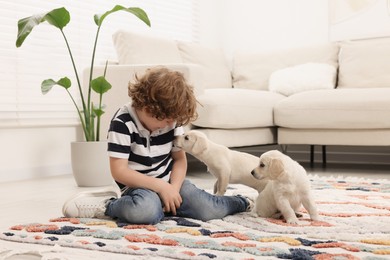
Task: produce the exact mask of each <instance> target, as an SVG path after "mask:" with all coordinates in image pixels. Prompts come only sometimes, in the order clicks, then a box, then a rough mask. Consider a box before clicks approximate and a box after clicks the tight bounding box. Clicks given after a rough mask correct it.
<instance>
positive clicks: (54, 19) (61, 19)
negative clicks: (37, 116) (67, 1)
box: [43, 7, 70, 30]
mask: <svg viewBox="0 0 390 260" xmlns="http://www.w3.org/2000/svg"><path fill="white" fill-rule="evenodd" d="M43 19H44V20H46V21H47V22H48V23H50V24H51V25H54V26H55V27H57V28H58V29H61V30H62V29H63V28H64V27H65V26H66V25H67V24H68V23H69V21H70V14H69V12H68V10H66V9H65V8H64V7H61V8H58V9H54V10H51V11H50V12H48V13H47V14H46V15H45V17H43Z"/></svg>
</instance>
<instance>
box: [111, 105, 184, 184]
mask: <svg viewBox="0 0 390 260" xmlns="http://www.w3.org/2000/svg"><path fill="white" fill-rule="evenodd" d="M183 133H184V129H183V127H176V126H167V127H165V128H163V129H159V130H156V131H153V132H152V133H150V132H149V130H147V129H146V128H145V127H144V126H143V125H142V124H141V122H140V120H139V118H138V116H137V113H136V112H135V109H134V108H133V107H132V106H131V102H130V103H128V104H126V105H124V106H123V107H122V108H120V109H119V110H118V111H117V112H116V114H115V115H114V117H113V119H112V120H111V124H110V128H109V130H108V154H109V156H110V157H114V158H121V159H128V167H129V168H130V169H133V170H136V171H138V172H140V173H143V174H146V175H148V176H152V177H155V178H162V179H163V180H166V181H169V177H170V174H171V170H172V166H173V159H172V156H171V152H172V151H173V152H175V151H179V149H178V148H175V147H173V139H174V137H175V136H177V135H182V134H183ZM122 186H124V185H122Z"/></svg>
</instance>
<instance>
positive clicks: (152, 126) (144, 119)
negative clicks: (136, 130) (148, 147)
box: [137, 110, 175, 132]
mask: <svg viewBox="0 0 390 260" xmlns="http://www.w3.org/2000/svg"><path fill="white" fill-rule="evenodd" d="M137 115H138V118H139V120H140V121H141V123H142V125H143V126H144V127H145V128H146V129H148V130H149V131H150V132H153V131H156V130H158V129H163V128H165V127H167V126H173V124H174V123H175V120H173V119H170V118H166V119H163V120H159V119H157V118H155V117H154V116H152V115H151V114H149V113H147V112H146V111H145V110H137Z"/></svg>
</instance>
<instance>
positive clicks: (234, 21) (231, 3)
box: [200, 0, 328, 57]
mask: <svg viewBox="0 0 390 260" xmlns="http://www.w3.org/2000/svg"><path fill="white" fill-rule="evenodd" d="M200 41H201V43H202V44H206V45H209V46H217V47H221V48H223V49H224V51H225V53H226V54H227V56H228V57H231V56H232V55H233V53H234V52H235V51H240V50H244V51H248V52H256V51H260V50H261V51H264V50H268V49H281V48H282V49H284V48H289V47H296V46H305V45H310V44H316V43H326V42H328V1H327V0H272V1H270V0H215V1H207V0H202V2H201V39H200Z"/></svg>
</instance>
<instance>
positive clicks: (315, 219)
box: [310, 214, 320, 221]
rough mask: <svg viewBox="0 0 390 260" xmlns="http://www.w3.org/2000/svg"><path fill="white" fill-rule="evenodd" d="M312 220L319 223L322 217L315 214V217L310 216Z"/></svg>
mask: <svg viewBox="0 0 390 260" xmlns="http://www.w3.org/2000/svg"><path fill="white" fill-rule="evenodd" d="M310 219H311V220H313V221H318V220H320V217H319V216H318V214H314V215H310Z"/></svg>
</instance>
